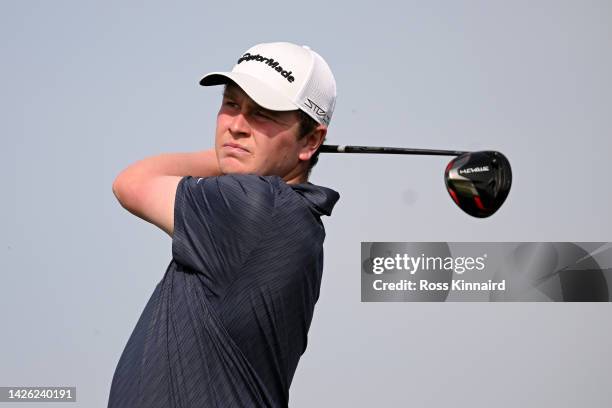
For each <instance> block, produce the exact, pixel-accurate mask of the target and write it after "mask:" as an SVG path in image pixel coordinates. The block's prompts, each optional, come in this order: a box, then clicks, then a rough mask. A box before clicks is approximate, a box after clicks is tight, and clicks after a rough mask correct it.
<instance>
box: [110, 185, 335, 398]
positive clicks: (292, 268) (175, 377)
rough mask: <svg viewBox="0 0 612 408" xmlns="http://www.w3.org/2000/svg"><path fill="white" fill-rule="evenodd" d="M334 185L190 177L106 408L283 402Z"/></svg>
mask: <svg viewBox="0 0 612 408" xmlns="http://www.w3.org/2000/svg"><path fill="white" fill-rule="evenodd" d="M338 199H339V195H338V193H337V192H336V191H334V190H331V189H329V188H326V187H321V186H316V185H314V184H311V183H304V184H296V185H289V184H287V183H285V182H284V181H283V180H282V179H281V178H280V177H278V176H265V177H263V176H256V175H224V176H220V177H207V178H197V177H191V176H187V177H183V178H182V179H181V180H180V182H179V184H178V187H177V191H176V200H175V208H174V236H173V238H172V257H173V259H172V261H171V262H170V265H169V266H168V268H167V270H166V273H165V274H164V276H163V278H162V280H161V281H160V282H159V283H158V284H157V286H156V288H155V290H154V292H153V295H152V296H151V298H150V300H149V301H148V303H147V304H146V306H145V309H144V311H143V312H142V315H141V316H140V318H139V320H138V322H137V324H136V327H135V328H134V331H133V332H132V334H131V336H130V338H129V340H128V343H127V345H126V347H125V350H124V351H123V353H122V355H121V357H120V359H119V362H118V364H117V368H116V371H115V374H114V376H113V381H112V385H111V390H110V396H109V402H108V407H109V408H123V407H125V408H128V407H129V408H141V407H142V408H145V407H146V408H156V407H159V408H161V407H164V408H170V407H182V408H188V407H286V406H287V405H288V402H289V386H290V385H291V381H292V379H293V375H294V373H295V370H296V367H297V364H298V361H299V359H300V357H301V355H302V354H303V353H304V351H305V350H306V345H307V342H308V338H307V336H308V329H309V327H310V323H311V321H312V316H313V311H314V307H315V303H316V302H317V299H318V297H319V289H320V285H321V274H322V270H323V240H324V239H325V229H324V227H323V223H322V222H321V219H320V217H321V216H322V215H328V216H329V215H330V214H331V211H332V208H333V207H334V205H335V204H336V202H337V201H338Z"/></svg>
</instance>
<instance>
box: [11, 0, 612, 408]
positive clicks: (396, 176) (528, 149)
mask: <svg viewBox="0 0 612 408" xmlns="http://www.w3.org/2000/svg"><path fill="white" fill-rule="evenodd" d="M267 41H292V42H296V43H299V44H305V45H308V46H310V47H311V48H313V49H314V50H316V51H317V52H319V53H320V54H321V55H323V57H324V58H325V59H326V60H327V61H328V63H329V65H330V66H331V68H332V70H333V71H334V73H335V76H336V80H337V84H338V101H337V109H336V111H335V114H334V118H333V120H332V124H331V127H330V130H329V137H328V142H329V143H337V144H372V145H387V146H406V147H417V148H441V149H457V150H484V149H493V150H499V151H501V152H503V153H504V154H505V155H506V156H507V157H508V158H509V160H510V162H511V164H512V166H513V174H514V185H513V187H512V191H511V192H510V196H509V198H508V200H507V202H506V203H505V204H504V206H503V207H502V208H501V209H500V210H499V212H498V213H497V214H495V215H494V216H493V217H491V218H489V219H475V218H471V217H469V216H468V215H466V214H464V213H463V212H462V211H461V210H459V209H458V208H457V207H456V206H455V205H454V204H453V202H452V201H451V199H450V198H449V197H448V193H447V192H446V190H445V188H444V183H443V171H444V168H445V166H446V163H447V161H448V159H449V158H446V157H417V156H413V157H409V156H407V157H395V156H387V157H385V156H363V155H359V156H355V155H353V156H350V155H344V156H338V155H328V156H325V155H322V156H321V159H320V163H319V164H318V165H317V167H316V168H315V170H314V172H313V177H312V178H311V181H312V182H314V183H316V184H321V185H325V186H328V187H331V188H334V189H336V190H337V191H338V192H340V194H341V198H340V201H339V202H338V204H337V206H336V207H335V209H334V213H333V215H332V216H331V217H330V218H324V223H325V226H326V231H327V239H326V241H325V269H324V276H323V283H322V287H321V297H320V299H319V302H318V303H317V306H316V309H315V315H314V320H313V323H312V326H311V330H310V334H309V345H308V349H307V350H306V352H305V354H304V355H303V356H302V359H301V360H300V364H299V366H298V368H297V371H296V375H295V377H294V380H293V384H292V386H291V390H290V406H292V407H325V406H330V407H331V406H351V407H372V406H377V407H384V406H414V407H445V406H453V407H491V406H495V407H516V406H522V407H549V406H550V407H552V406H554V407H576V406H588V407H609V406H612V390H611V389H610V381H611V380H612V374H610V368H609V367H610V363H611V361H612V351H611V350H612V347H611V346H610V344H612V319H611V317H612V306H611V304H610V303H606V304H563V303H556V304H545V303H522V304H511V303H508V304H493V303H463V304H462V303H448V304H436V303H420V304H413V303H361V302H360V252H359V251H360V242H361V241H606V242H608V241H612V229H611V227H612V217H611V216H610V208H612V192H611V187H610V186H611V184H612V183H611V182H610V164H609V157H610V155H611V154H612V141H611V136H612V80H611V76H610V73H612V2H610V1H578V0H575V1H541V0H530V1H419V2H415V1H403V2H399V1H398V2H390V1H383V0H381V1H376V2H367V3H360V2H351V3H348V2H335V3H332V2H329V3H328V2H302V3H300V2H287V1H282V2H264V1H257V2H249V3H236V2H214V3H213V2H193V1H192V2H175V3H170V2H151V1H149V2H143V1H141V2H129V4H128V2H120V1H105V2H101V1H99V2H92V1H57V0H56V1H32V0H28V1H7V0H2V1H0V50H1V57H0V58H1V61H2V62H1V64H0V77H1V78H2V85H1V92H0V95H1V97H0V134H1V141H2V144H1V146H2V148H1V149H0V154H1V158H2V160H1V161H0V166H1V167H0V169H1V170H2V174H3V175H4V177H3V181H4V188H3V193H2V200H0V213H1V214H2V226H3V233H2V234H1V235H0V237H1V238H0V239H1V241H0V265H1V273H0V322H1V324H2V326H1V327H2V329H1V335H0V361H1V363H0V386H43V385H45V386H47V385H50V386H52V385H55V386H68V385H70V386H76V387H77V400H78V402H77V403H73V404H56V405H54V407H58V408H59V407H61V406H69V407H87V408H90V407H93V408H97V407H106V404H107V400H108V392H109V389H110V382H111V379H112V376H113V373H114V370H115V367H116V364H117V361H118V359H119V357H120V355H121V352H122V351H123V348H124V346H125V344H126V342H127V340H128V337H129V335H130V334H131V332H132V330H133V328H134V326H135V324H136V321H137V319H138V317H139V316H140V314H141V312H142V310H143V308H144V306H145V304H146V302H147V300H148V299H149V297H150V296H151V294H152V293H153V290H154V288H155V285H156V284H157V283H158V282H159V280H160V279H161V278H162V276H163V273H164V272H165V270H166V267H167V265H168V263H169V262H170V256H171V246H170V244H171V241H170V238H169V237H167V236H166V235H165V234H164V233H163V232H161V231H160V230H158V229H157V228H156V227H154V226H152V225H149V224H147V223H145V222H144V221H141V220H139V219H137V218H135V217H134V216H132V215H130V214H129V213H127V212H126V211H125V210H123V209H122V208H121V207H120V205H119V204H118V203H117V202H116V201H115V198H114V196H113V194H112V192H111V185H112V181H113V179H114V178H115V176H116V175H117V174H118V173H119V172H120V171H121V170H122V169H123V168H125V167H126V166H127V165H129V164H130V163H132V162H134V161H136V160H139V159H141V158H144V157H147V156H150V155H154V154H158V153H162V152H178V151H195V150H200V149H204V148H208V147H211V146H212V140H213V134H214V133H213V131H214V125H215V115H216V111H217V109H218V104H219V101H220V93H221V89H220V88H202V87H200V86H199V85H198V80H199V78H200V77H201V76H202V75H203V74H204V73H206V72H209V71H216V70H226V69H227V70H229V69H231V67H232V65H233V64H234V62H235V60H236V59H237V58H238V57H239V56H240V55H241V53H242V52H244V51H245V50H246V49H248V48H249V47H250V46H252V45H254V44H256V43H259V42H267ZM0 405H2V404H0ZM6 405H7V406H8V404H6ZM2 406H4V405H2ZM19 406H21V407H28V406H32V407H40V406H41V405H40V404H21V405H19Z"/></svg>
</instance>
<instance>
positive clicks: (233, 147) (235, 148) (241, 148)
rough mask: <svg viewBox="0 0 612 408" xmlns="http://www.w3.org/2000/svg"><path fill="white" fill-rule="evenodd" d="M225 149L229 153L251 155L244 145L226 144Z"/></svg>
mask: <svg viewBox="0 0 612 408" xmlns="http://www.w3.org/2000/svg"><path fill="white" fill-rule="evenodd" d="M223 148H224V149H227V150H229V151H235V152H245V153H249V149H247V148H246V147H244V146H242V145H239V144H238V143H224V144H223Z"/></svg>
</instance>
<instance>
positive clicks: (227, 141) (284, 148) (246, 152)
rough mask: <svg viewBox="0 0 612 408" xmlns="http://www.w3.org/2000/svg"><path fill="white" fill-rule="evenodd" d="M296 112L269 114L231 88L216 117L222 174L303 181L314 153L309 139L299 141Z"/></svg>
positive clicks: (218, 157)
mask: <svg viewBox="0 0 612 408" xmlns="http://www.w3.org/2000/svg"><path fill="white" fill-rule="evenodd" d="M298 131H299V115H298V113H297V111H287V112H279V111H270V110H267V109H264V108H262V107H261V106H259V105H257V104H256V103H255V102H254V101H253V100H252V99H251V98H250V97H249V96H248V95H247V94H246V93H245V92H244V91H243V90H242V89H241V88H240V87H238V86H236V85H235V84H228V85H227V87H226V90H225V92H224V94H223V101H222V103H221V108H220V109H219V113H218V114H217V130H216V135H215V150H216V152H217V160H218V161H219V167H220V169H221V172H222V173H223V174H231V173H243V174H246V173H252V174H259V175H262V176H266V175H277V176H280V177H282V178H283V179H285V181H287V182H290V181H292V180H294V179H295V178H298V179H299V178H300V176H301V175H302V173H304V171H305V168H306V166H307V161H308V160H309V159H310V156H311V155H312V153H313V152H314V151H312V152H311V150H312V146H311V145H312V143H310V142H309V138H308V137H304V138H302V139H300V140H298V134H299V133H298Z"/></svg>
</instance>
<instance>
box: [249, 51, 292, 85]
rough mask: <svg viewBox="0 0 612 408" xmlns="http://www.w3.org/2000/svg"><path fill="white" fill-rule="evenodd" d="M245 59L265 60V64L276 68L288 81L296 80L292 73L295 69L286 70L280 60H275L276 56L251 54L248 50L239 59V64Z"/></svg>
mask: <svg viewBox="0 0 612 408" xmlns="http://www.w3.org/2000/svg"><path fill="white" fill-rule="evenodd" d="M243 61H257V62H263V63H264V64H267V65H268V66H269V67H270V68H272V69H274V70H275V71H276V72H279V73H280V74H281V75H282V76H283V77H285V79H287V81H289V82H293V81H295V78H294V77H293V76H292V75H291V73H292V72H293V71H287V70H285V69H284V68H283V67H282V66H281V65H280V64H279V63H278V61H275V60H274V58H268V57H262V56H261V55H259V54H255V55H251V54H250V53H248V52H247V53H246V54H244V55H243V56H242V57H240V58H239V59H238V62H237V64H240V63H241V62H243Z"/></svg>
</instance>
